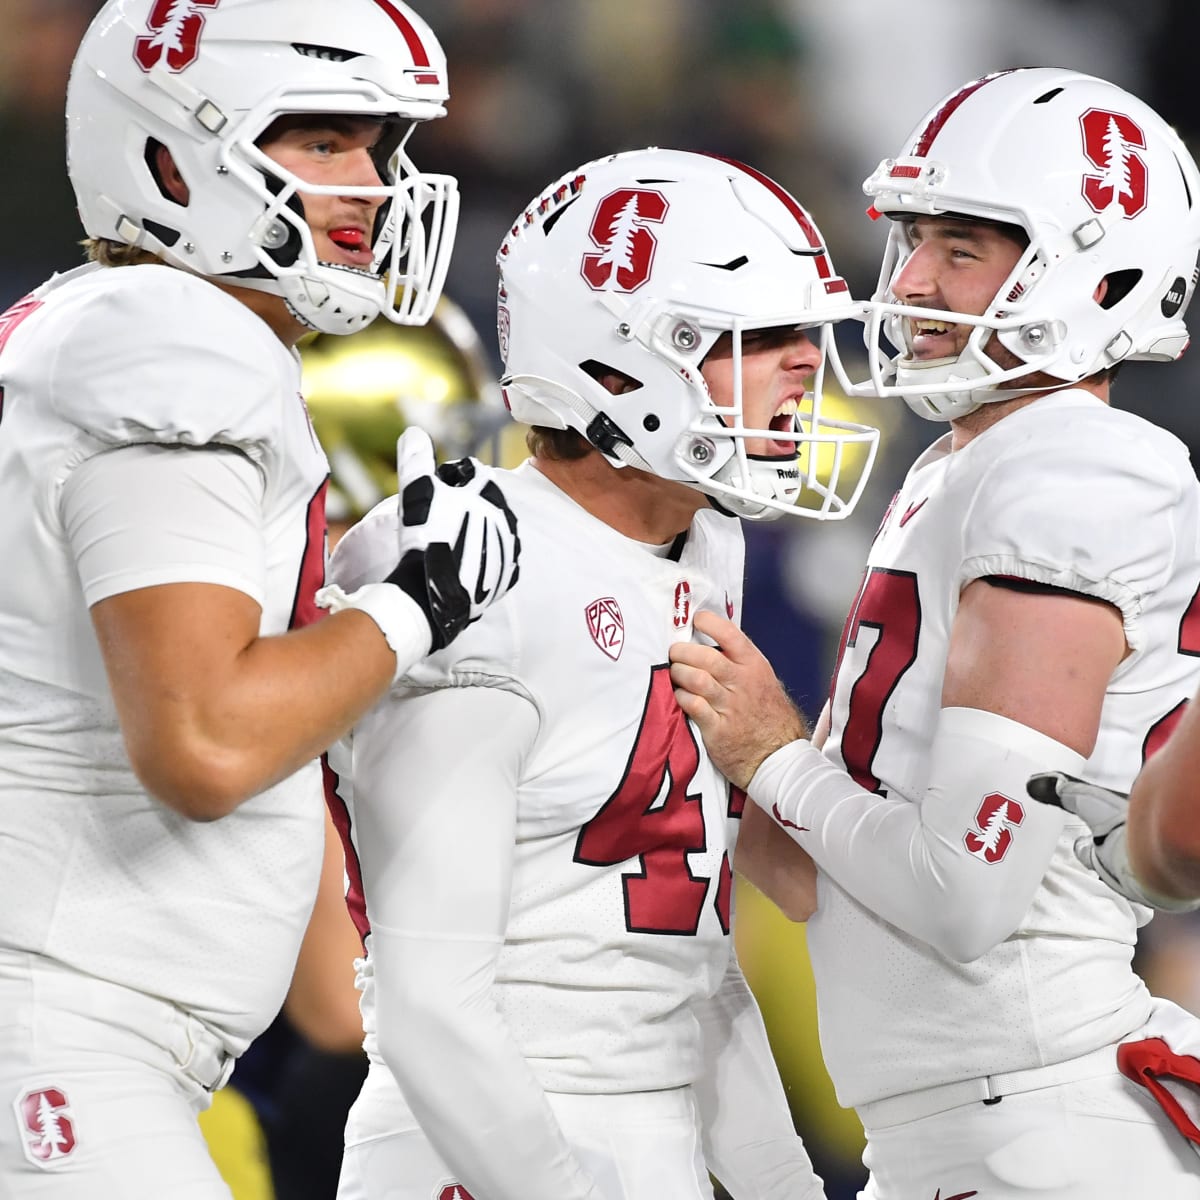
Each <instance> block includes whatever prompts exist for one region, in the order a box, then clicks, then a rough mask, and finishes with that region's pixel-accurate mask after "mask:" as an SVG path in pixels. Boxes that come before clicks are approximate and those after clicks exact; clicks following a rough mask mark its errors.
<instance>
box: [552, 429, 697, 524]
mask: <svg viewBox="0 0 1200 1200" xmlns="http://www.w3.org/2000/svg"><path fill="white" fill-rule="evenodd" d="M533 465H534V466H535V467H536V468H537V469H538V470H539V471H540V472H541V473H542V474H543V475H545V476H546V478H547V479H549V480H550V482H551V483H553V484H554V485H555V487H557V488H558V489H559V490H560V491H562V492H565V493H566V495H568V496H570V497H571V499H572V500H574V501H575V503H576V504H578V505H579V507H580V508H582V509H584V510H585V511H586V512H589V513H591V515H592V516H593V517H595V518H596V519H597V520H598V521H603V522H604V523H605V525H609V526H611V527H612V528H613V529H615V530H616V531H617V532H618V533H622V534H624V535H625V536H626V537H629V538H633V539H634V540H635V541H638V542H646V543H648V544H651V545H659V546H661V545H665V544H666V543H667V542H670V541H673V540H674V539H675V538H676V537H678V536H679V534H681V533H682V532H683V531H684V530H685V529H687V528H688V527H689V526H690V525H691V523H692V517H694V516H695V515H696V512H697V511H698V510H699V509H701V508H705V507H706V506H707V504H708V500H707V499H706V498H705V496H703V495H702V494H701V493H700V492H697V491H696V490H695V489H694V488H690V487H688V486H687V485H686V484H682V483H673V482H671V481H670V480H666V479H659V478H658V476H656V475H651V474H649V473H648V472H646V471H639V470H637V469H636V468H634V467H623V468H619V469H618V468H617V467H614V466H613V465H612V464H611V463H609V462H608V461H607V460H606V459H605V458H604V456H603V455H602V454H600V453H599V452H598V451H593V452H592V453H590V454H588V455H587V456H586V457H584V458H574V459H552V458H541V457H537V458H534V459H533Z"/></svg>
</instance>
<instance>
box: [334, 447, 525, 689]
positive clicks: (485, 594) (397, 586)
mask: <svg viewBox="0 0 1200 1200" xmlns="http://www.w3.org/2000/svg"><path fill="white" fill-rule="evenodd" d="M396 460H397V465H398V468H399V470H398V474H399V479H400V489H401V490H400V496H399V500H398V504H397V517H398V523H397V534H398V539H399V541H398V546H397V550H398V553H399V563H398V564H397V566H396V569H395V570H394V571H392V573H391V574H390V575H388V576H387V577H386V578H385V579H383V580H382V581H380V582H378V583H370V582H368V583H363V584H362V585H361V586H359V588H358V589H357V590H356V591H354V592H350V593H346V592H344V591H343V590H342V589H341V588H340V587H338V586H337V585H336V584H331V585H329V586H327V587H324V588H322V589H321V590H320V591H319V592H318V593H317V604H318V605H319V606H320V607H322V608H327V609H328V610H329V611H330V612H340V611H342V610H343V609H346V608H355V609H358V610H359V611H360V612H364V613H366V614H367V616H369V617H370V618H371V619H372V620H373V621H374V622H375V624H376V625H378V626H379V628H380V630H381V631H382V632H383V636H384V637H385V638H386V639H387V643H388V645H389V646H390V647H391V649H392V651H393V653H394V654H395V655H396V673H395V676H394V678H395V679H397V680H398V679H399V678H400V677H401V676H402V675H404V674H405V673H406V672H407V671H408V669H409V668H410V667H411V666H412V665H413V664H414V663H415V662H416V661H417V660H418V659H420V658H423V657H424V656H425V655H426V654H429V653H430V652H431V651H434V650H441V649H443V648H444V647H445V646H448V645H449V644H450V643H451V642H452V641H453V640H454V639H455V638H456V637H457V636H458V635H459V634H460V633H462V631H463V630H464V629H466V627H467V626H468V625H470V624H471V622H472V621H477V620H478V619H479V618H480V617H481V616H482V615H483V613H484V611H485V610H486V609H487V607H488V606H489V605H490V604H493V603H495V601H497V600H499V599H500V598H501V597H502V596H503V595H504V594H505V593H506V592H507V591H508V590H509V588H511V587H512V586H513V584H514V583H516V582H517V576H518V574H519V559H520V556H521V539H520V538H519V537H518V536H517V517H516V514H515V513H514V512H513V511H512V509H511V508H509V506H508V501H507V500H505V498H504V493H503V492H502V491H501V490H500V488H499V486H498V485H497V484H496V483H495V481H494V480H491V479H486V478H485V477H484V476H483V475H482V473H481V472H480V471H479V470H478V466H479V464H478V463H477V462H476V461H475V460H474V459H472V458H462V459H457V460H456V461H454V462H449V463H443V464H442V466H440V467H437V466H435V462H434V457H433V443H432V442H431V441H430V440H429V435H428V434H427V433H426V432H425V431H424V430H422V429H418V428H416V427H415V426H412V427H410V428H408V429H406V430H405V431H404V433H403V434H402V435H401V437H400V440H399V442H397V443H396Z"/></svg>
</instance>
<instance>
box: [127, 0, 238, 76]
mask: <svg viewBox="0 0 1200 1200" xmlns="http://www.w3.org/2000/svg"><path fill="white" fill-rule="evenodd" d="M220 3H221V0H155V3H154V7H153V8H152V9H151V10H150V16H149V17H148V18H147V20H146V27H147V28H148V29H149V30H151V32H150V33H148V34H143V35H142V36H141V37H139V38H138V39H137V40H136V41H135V42H134V44H133V57H134V58H135V59H136V60H137V65H138V66H139V67H141V68H142V70H143V71H147V72H148V71H150V70H151V69H152V68H154V67H156V66H157V65H158V64H159V63H160V62H162V63H164V64H165V66H166V68H167V70H168V71H172V72H174V73H175V74H178V73H179V72H180V71H182V70H184V69H185V68H187V67H190V66H191V65H192V63H194V62H195V61H196V56H197V55H198V54H199V53H200V35H201V33H203V32H204V10H205V9H206V8H216V7H217V5H218V4H220Z"/></svg>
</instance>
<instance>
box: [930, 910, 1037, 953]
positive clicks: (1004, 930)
mask: <svg viewBox="0 0 1200 1200" xmlns="http://www.w3.org/2000/svg"><path fill="white" fill-rule="evenodd" d="M955 918H956V919H954V920H945V921H942V922H941V923H940V924H939V925H938V927H937V928H936V929H935V930H934V931H933V933H932V936H931V937H930V938H929V942H930V945H932V946H933V948H934V949H935V950H937V951H938V953H939V954H943V955H945V957H946V958H948V959H950V960H951V961H952V962H956V963H961V964H962V965H964V966H965V965H966V964H967V963H973V962H975V961H977V960H978V959H981V958H982V957H983V956H984V955H985V954H987V953H988V951H989V950H994V949H995V948H996V947H997V946H999V945H1000V943H1001V942H1003V941H1005V940H1007V939H1008V938H1009V937H1011V936H1012V934H1014V933H1015V932H1016V930H1017V926H1018V925H1019V924H1020V918H1019V917H1017V918H1016V919H1011V918H1010V916H1009V914H1007V913H987V912H974V913H971V912H961V911H960V912H958V913H956V914H955Z"/></svg>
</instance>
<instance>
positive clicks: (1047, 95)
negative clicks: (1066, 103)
mask: <svg viewBox="0 0 1200 1200" xmlns="http://www.w3.org/2000/svg"><path fill="white" fill-rule="evenodd" d="M1061 91H1062V88H1060V87H1056V88H1051V89H1050V90H1049V91H1048V92H1043V93H1042V95H1040V96H1039V97H1038V98H1037V99H1036V100H1035V101H1034V104H1049V103H1050V101H1051V100H1053V99H1054V97H1055V96H1057V95H1058V93H1059V92H1061Z"/></svg>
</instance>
